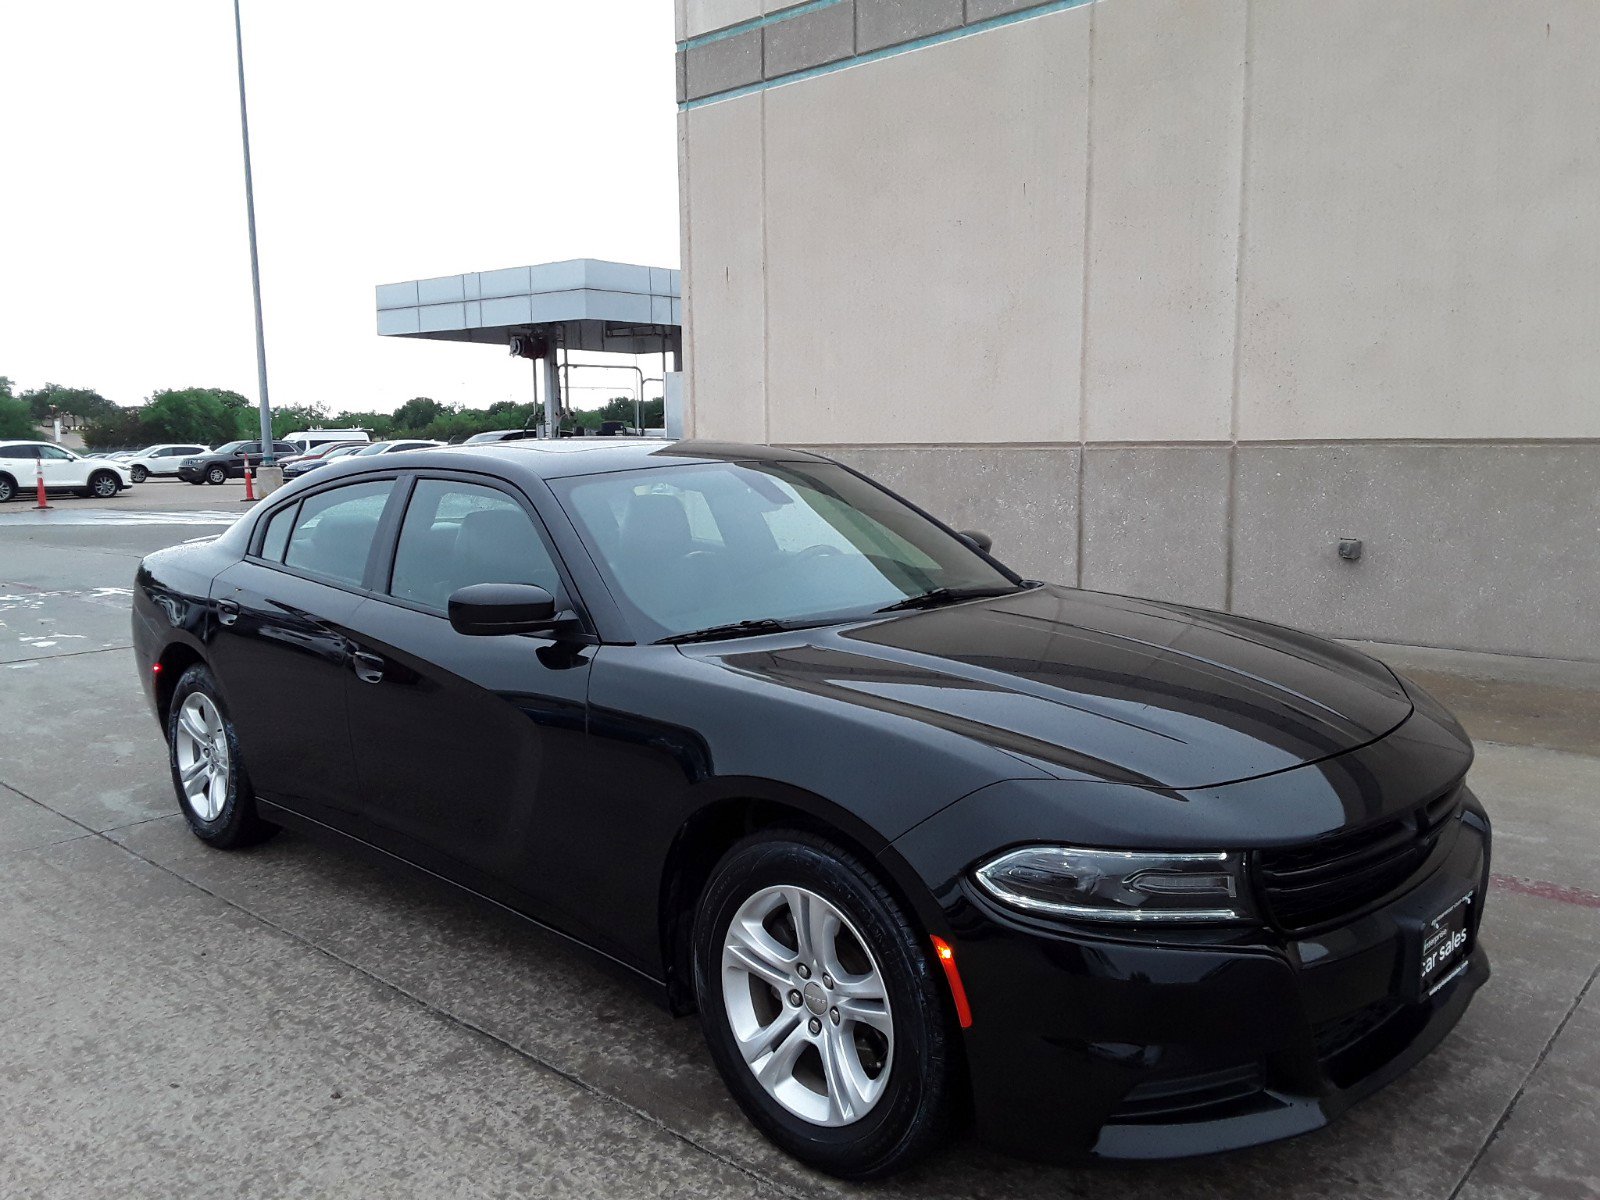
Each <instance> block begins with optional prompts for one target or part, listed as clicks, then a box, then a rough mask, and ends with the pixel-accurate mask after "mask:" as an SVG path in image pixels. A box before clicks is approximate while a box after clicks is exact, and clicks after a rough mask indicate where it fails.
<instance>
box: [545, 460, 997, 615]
mask: <svg viewBox="0 0 1600 1200" xmlns="http://www.w3.org/2000/svg"><path fill="white" fill-rule="evenodd" d="M551 486H552V487H553V488H554V489H555V490H556V493H557V495H558V496H560V498H561V500H562V502H563V504H564V505H565V507H566V509H567V511H568V512H569V513H570V514H571V516H572V518H573V520H574V522H575V523H576V524H577V526H578V528H579V531H580V533H582V534H583V536H584V541H585V542H586V543H588V545H589V547H590V549H591V551H592V552H593V554H594V558H595V560H596V561H597V563H598V564H599V566H600V569H601V570H602V571H603V572H604V573H605V574H606V576H607V582H608V583H609V584H610V585H611V588H612V592H613V594H615V595H616V596H617V598H618V600H619V602H620V603H621V604H622V605H623V607H624V608H625V609H627V610H630V615H631V616H632V617H634V618H635V619H636V620H637V621H639V622H640V623H642V624H643V625H644V626H645V628H646V630H647V633H648V636H649V637H650V638H651V639H652V640H653V639H655V638H660V637H665V636H672V635H677V634H683V633H689V632H692V631H696V630H702V629H707V628H710V627H713V626H718V625H726V624H733V623H736V622H740V621H767V620H776V621H781V622H785V623H795V624H807V623H813V624H821V623H825V622H827V621H831V620H846V619H851V618H856V617H864V616H868V615H870V614H872V613H874V612H876V611H878V610H879V609H881V608H883V607H885V606H886V605H890V604H894V603H896V602H899V601H903V600H906V599H908V598H910V597H913V596H922V595H926V594H927V593H929V592H932V591H935V590H936V589H949V590H951V591H953V592H962V591H965V590H967V589H995V590H1002V589H1007V588H1010V587H1013V586H1015V585H1016V582H1017V581H1016V580H1015V579H1014V578H1012V577H1010V576H1009V575H1007V574H1005V573H1004V572H1002V571H1001V570H999V569H997V568H996V567H994V566H993V565H991V564H990V563H989V562H988V561H987V560H986V559H984V558H983V557H982V556H981V555H979V554H978V553H977V551H975V550H973V549H972V547H971V546H969V545H968V544H967V543H966V542H964V541H961V540H960V539H958V538H956V537H953V536H952V535H951V534H949V533H947V532H946V531H945V530H943V529H941V528H940V527H939V526H937V525H935V524H934V523H933V522H931V521H930V520H928V519H927V518H926V517H924V516H922V515H921V514H919V513H917V512H916V511H915V510H914V509H912V508H910V507H909V506H908V505H906V504H905V503H904V502H902V501H900V500H898V499H896V498H895V497H893V496H891V495H889V494H888V493H887V492H884V491H882V490H881V489H879V488H878V487H876V486H874V485H873V484H871V483H868V482H867V481H866V480H864V479H861V478H860V477H859V476H856V475H853V474H851V473H850V472H849V471H847V470H845V469H844V468H843V467H840V466H836V465H834V464H831V463H810V462H785V463H767V462H745V463H713V464H704V465H683V466H662V467H651V468H646V469H643V470H637V471H618V472H614V473H610V474H604V475H586V476H579V477H575V478H570V479H563V480H552V481H551Z"/></svg>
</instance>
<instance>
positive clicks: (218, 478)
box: [206, 463, 228, 483]
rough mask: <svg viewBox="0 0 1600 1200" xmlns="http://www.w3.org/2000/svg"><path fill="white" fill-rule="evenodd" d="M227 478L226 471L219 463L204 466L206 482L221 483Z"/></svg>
mask: <svg viewBox="0 0 1600 1200" xmlns="http://www.w3.org/2000/svg"><path fill="white" fill-rule="evenodd" d="M227 478H228V472H227V470H226V468H224V467H223V466H222V465H221V464H220V463H218V464H217V465H215V466H211V467H207V468H206V482H207V483H222V482H223V481H224V480H226V479H227Z"/></svg>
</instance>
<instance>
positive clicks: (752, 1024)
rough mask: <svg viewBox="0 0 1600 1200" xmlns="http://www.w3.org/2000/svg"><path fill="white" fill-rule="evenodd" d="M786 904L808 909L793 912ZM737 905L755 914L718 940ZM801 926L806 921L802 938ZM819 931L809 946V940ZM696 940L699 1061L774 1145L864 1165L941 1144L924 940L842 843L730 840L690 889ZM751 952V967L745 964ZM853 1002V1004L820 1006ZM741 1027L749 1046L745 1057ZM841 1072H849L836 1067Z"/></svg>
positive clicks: (881, 1169)
mask: <svg viewBox="0 0 1600 1200" xmlns="http://www.w3.org/2000/svg"><path fill="white" fill-rule="evenodd" d="M774 897H777V899H776V903H774ZM818 901H820V902H821V904H820V906H819V904H818ZM769 906H771V907H769ZM797 907H798V908H803V909H805V914H804V915H801V916H798V917H797ZM735 918H738V921H739V927H740V928H742V929H745V930H747V931H751V930H752V924H751V923H752V922H753V923H754V924H753V933H752V937H749V938H747V937H741V936H740V935H738V934H737V933H735V934H734V936H733V938H732V939H730V936H729V934H730V927H732V926H733V925H734V922H735ZM802 925H804V926H808V927H810V928H812V929H816V930H817V931H818V936H817V937H815V938H812V937H808V938H807V939H805V940H802V939H801V938H799V937H798V936H797V934H796V928H797V927H799V926H802ZM830 930H831V932H829V931H830ZM763 935H764V936H763ZM818 942H820V943H821V945H822V946H823V949H822V950H821V951H820V952H818V951H816V950H814V949H809V947H810V946H814V945H816V944H817V943H818ZM830 942H831V946H830V945H829V943H830ZM803 946H807V947H808V950H805V951H803V950H801V947H803ZM768 948H770V949H768ZM693 949H694V982H695V994H696V998H697V1000H698V1002H699V1008H700V1022H701V1026H702V1028H703V1029H704V1031H705V1037H706V1044H707V1046H708V1047H709V1048H710V1051H711V1057H712V1060H713V1061H714V1062H715V1063H716V1064H717V1069H718V1070H719V1071H720V1072H721V1073H722V1078H723V1080H724V1082H725V1083H726V1084H727V1085H728V1090H729V1091H731V1092H732V1093H733V1097H734V1099H735V1100H736V1101H738V1103H739V1107H740V1108H742V1109H744V1112H745V1115H746V1116H748V1117H749V1118H750V1120H751V1122H752V1123H753V1124H755V1126H756V1127H757V1128H758V1129H760V1130H761V1131H762V1132H763V1133H765V1134H766V1135H767V1136H768V1137H769V1138H771V1139H772V1141H774V1142H775V1143H777V1145H778V1146H780V1147H781V1148H782V1149H784V1150H785V1151H787V1152H788V1153H789V1154H791V1155H793V1156H794V1157H795V1158H798V1159H799V1160H801V1161H802V1162H804V1163H807V1164H809V1165H810V1166H813V1167H815V1168H817V1169H818V1170H822V1171H826V1172H828V1173H829V1174H831V1175H837V1176H839V1177H840V1178H843V1179H855V1180H865V1179H876V1178H881V1177H883V1176H885V1175H889V1174H892V1173H893V1172H895V1171H899V1170H902V1169H903V1168H905V1167H907V1166H910V1165H911V1164H912V1163H913V1162H915V1161H916V1160H918V1159H919V1158H922V1157H923V1156H925V1155H926V1154H928V1153H929V1152H930V1151H931V1150H933V1149H934V1148H935V1146H937V1145H938V1144H939V1142H940V1140H941V1139H942V1138H943V1137H944V1135H945V1133H946V1131H947V1129H948V1128H949V1126H950V1122H951V1117H952V1114H953V1112H954V1091H955V1089H954V1086H953V1080H954V1078H955V1069H954V1059H955V1055H956V1053H957V1051H956V1048H955V1037H956V1034H955V1032H954V1031H953V1030H952V1029H951V1027H950V1018H949V1016H948V1015H947V1012H946V1009H945V1006H944V1004H943V1001H942V996H941V993H940V991H939V988H940V987H941V986H942V983H941V981H940V980H939V978H937V972H936V968H935V966H934V963H933V961H932V957H931V954H930V952H929V946H928V943H927V942H926V940H925V939H924V938H923V936H922V935H921V934H920V933H919V932H918V931H917V930H916V928H915V927H914V926H913V924H912V923H911V921H910V920H909V919H908V918H907V916H906V914H905V913H904V911H902V909H901V907H900V905H899V904H898V903H897V902H896V900H895V899H894V897H893V896H891V895H890V893H889V892H888V890H887V889H886V888H885V887H884V886H883V884H882V883H881V882H879V880H878V879H877V878H876V877H875V876H874V875H873V874H872V872H871V871H869V870H868V869H867V867H866V866H865V865H864V864H863V863H862V862H861V861H860V860H859V859H857V858H856V857H855V856H854V855H852V854H851V853H850V852H849V851H847V850H844V849H843V848H841V847H839V846H836V845H833V844H832V843H830V842H828V841H826V840H825V839H822V838H819V837H814V836H812V835H810V834H807V833H800V832H795V831H779V832H777V833H768V834H759V835H756V836H755V837H752V838H747V839H746V840H745V841H743V842H740V843H739V844H738V845H736V846H735V847H734V848H733V849H732V850H730V851H729V852H728V853H727V855H726V856H725V857H724V858H723V860H722V861H721V862H720V863H718V864H717V868H716V870H715V871H714V872H713V874H712V877H711V880H710V882H709V883H707V885H706V889H705V892H704V894H703V895H702V896H701V898H700V905H699V909H698V910H697V912H696V914H695V925H694V940H693ZM797 951H799V952H798V953H797ZM763 955H765V957H764V958H763ZM785 955H787V956H788V957H789V959H790V961H789V963H788V965H786V966H785V965H783V964H782V959H783V956H785ZM751 961H756V962H757V963H759V964H760V968H759V973H757V972H752V971H748V970H746V969H745V965H744V964H747V963H750V962H751ZM836 973H837V978H836V977H835V975H836ZM780 985H781V986H780ZM785 989H787V990H785ZM847 993H849V995H847ZM797 995H798V996H800V1002H799V1003H798V1004H796V1003H795V997H796V996H797ZM851 995H854V996H855V997H857V998H856V999H851ZM875 995H877V996H881V999H876V998H874V996H875ZM852 1011H853V1012H855V1013H858V1014H860V1017H863V1018H866V1019H859V1018H858V1019H854V1020H852V1019H851V1017H850V1016H849V1015H844V1016H842V1017H841V1019H840V1020H838V1021H835V1020H834V1019H833V1018H834V1014H835V1013H843V1014H849V1013H851V1012H852ZM741 1035H742V1036H743V1037H744V1039H745V1044H746V1045H751V1044H752V1043H755V1044H757V1045H758V1046H760V1047H761V1049H758V1050H754V1051H752V1057H751V1059H750V1061H749V1062H747V1060H746V1057H745V1055H744V1053H742V1052H741V1050H740V1040H739V1039H740V1037H741ZM773 1045H776V1047H777V1049H776V1050H770V1049H769V1048H770V1047H771V1046H773ZM830 1060H831V1063H832V1066H829V1065H826V1064H827V1063H828V1062H829V1061H830ZM752 1063H753V1064H756V1065H751V1064H752ZM758 1068H759V1069H762V1070H764V1071H765V1072H767V1073H768V1078H769V1083H763V1082H762V1081H761V1080H760V1079H758V1078H757V1074H756V1072H757V1070H758ZM874 1068H876V1071H875V1070H874ZM846 1077H849V1078H851V1079H853V1080H854V1086H853V1087H846V1086H838V1085H836V1083H835V1082H834V1081H838V1080H842V1079H844V1078H846ZM769 1084H770V1086H769ZM839 1097H844V1098H845V1100H844V1102H840V1101H839V1099H838V1098H839Z"/></svg>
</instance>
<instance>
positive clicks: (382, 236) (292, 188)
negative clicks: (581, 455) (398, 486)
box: [0, 0, 678, 409]
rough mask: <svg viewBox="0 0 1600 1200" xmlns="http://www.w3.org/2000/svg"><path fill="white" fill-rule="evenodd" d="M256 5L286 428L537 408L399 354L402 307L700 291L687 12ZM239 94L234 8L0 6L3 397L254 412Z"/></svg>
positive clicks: (523, 378)
mask: <svg viewBox="0 0 1600 1200" xmlns="http://www.w3.org/2000/svg"><path fill="white" fill-rule="evenodd" d="M242 5H243V13H244V40H245V70H246V75H247V84H248V87H249V101H250V136H251V153H252V160H253V166H254V169H255V193H256V221H257V227H258V233H259V237H260V245H261V271H262V287H263V301H264V309H265V314H266V341H267V366H268V371H269V385H270V387H271V392H272V399H273V401H274V402H275V403H278V404H296V403H311V402H322V403H324V404H327V405H329V406H330V407H333V408H340V407H347V408H354V409H390V408H393V407H394V406H395V405H397V404H399V403H401V402H402V401H404V400H406V399H408V398H410V397H411V396H416V395H428V396H433V397H434V398H435V399H438V400H443V401H455V402H461V403H465V404H467V405H469V406H473V407H481V406H483V405H485V404H488V403H490V402H492V401H495V400H500V399H506V398H513V399H517V400H527V399H528V398H529V386H530V385H529V378H530V374H531V372H530V370H529V364H528V363H526V362H522V361H519V360H515V359H512V358H509V357H508V356H507V355H506V354H505V353H504V352H503V351H500V350H498V349H496V348H494V347H489V346H468V345H460V344H453V343H431V342H422V341H412V340H408V339H399V338H379V337H378V336H377V335H376V333H374V331H373V330H374V322H375V316H374V300H373V287H374V285H375V284H378V283H386V282H393V281H396V280H403V279H412V278H417V277H420V276H427V275H449V274H454V273H456V272H458V271H473V270H487V269H491V268H494V267H507V266H521V265H524V264H526V263H537V262H547V261H554V260H558V259H565V258H580V257H594V258H609V259H616V260H620V261H623V262H640V263H649V264H651V265H654V266H665V267H675V266H677V265H678V203H677V149H676V140H675V139H676V132H675V106H674V95H673V87H674V83H673V57H672V56H673V15H672V7H673V6H672V4H671V3H670V0H578V2H574V0H562V2H557V0H456V2H454V3H441V2H440V0H242ZM234 72H235V66H234V51H233V9H232V5H231V3H230V2H229V0H0V375H9V376H10V377H11V378H12V379H13V380H15V381H16V382H17V383H18V384H19V385H20V386H21V387H33V386H36V385H38V384H42V383H44V382H45V381H46V380H51V381H54V382H56V383H61V384H65V385H68V386H74V387H90V388H96V389H98V390H99V391H100V392H102V393H103V394H104V395H106V396H108V397H110V398H111V399H113V400H115V401H117V402H118V403H122V404H133V403H137V402H138V401H140V400H142V399H143V398H144V397H145V396H146V395H148V394H149V393H150V392H151V391H153V390H155V389H157V388H166V387H190V386H195V387H228V388H233V389H235V390H237V391H240V392H242V393H244V394H245V395H246V396H249V397H250V398H251V399H255V397H256V390H257V389H256V374H255V343H254V334H253V328H252V319H251V313H250V270H249V258H248V250H247V243H246V239H245V217H244V184H243V179H242V170H241V158H240V148H239V107H238V90H237V87H238V85H237V81H236V78H235V73H234ZM541 153H542V154H543V155H544V157H543V159H542V160H541V158H540V154H541ZM647 373H650V374H653V373H654V372H653V371H651V372H647ZM583 374H585V375H590V376H592V377H591V379H589V380H588V381H587V382H591V383H593V382H600V381H601V380H603V379H605V378H607V377H605V376H599V375H597V374H595V373H591V372H584V373H583ZM631 377H632V376H631V373H629V374H628V375H618V376H616V377H615V378H616V379H617V380H618V381H619V383H623V384H626V381H627V380H628V379H630V378H631ZM574 382H577V381H576V380H575V381H574ZM616 391H617V392H618V393H622V392H627V391H631V387H628V386H621V387H618V388H617V389H616ZM603 398H604V394H603V393H600V392H578V393H577V394H576V395H575V396H574V401H575V402H576V404H577V405H578V406H579V407H591V406H593V405H595V404H598V403H599V402H600V401H601V400H602V399H603Z"/></svg>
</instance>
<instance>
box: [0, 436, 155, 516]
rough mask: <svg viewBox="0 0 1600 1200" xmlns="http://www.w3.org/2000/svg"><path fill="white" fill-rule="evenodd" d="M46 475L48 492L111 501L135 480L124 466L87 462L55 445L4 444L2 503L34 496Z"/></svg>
mask: <svg viewBox="0 0 1600 1200" xmlns="http://www.w3.org/2000/svg"><path fill="white" fill-rule="evenodd" d="M41 470H42V471H43V474H44V486H45V490H46V491H49V492H74V493H76V494H77V495H80V496H95V497H98V498H99V499H101V500H109V499H111V497H113V496H115V495H116V494H117V493H118V492H120V491H121V490H122V489H123V488H125V487H131V486H132V484H133V478H132V476H131V475H130V474H129V471H128V468H127V467H125V466H124V465H123V464H122V463H119V462H112V461H111V460H110V459H108V458H84V457H83V456H81V455H78V454H74V453H73V452H72V451H71V450H67V449H65V448H63V447H61V446H57V445H56V444H55V443H54V442H0V501H6V500H10V499H11V498H12V497H14V496H16V495H18V494H26V493H30V492H32V491H33V490H34V489H35V488H36V486H37V483H38V479H39V474H40V472H41Z"/></svg>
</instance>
